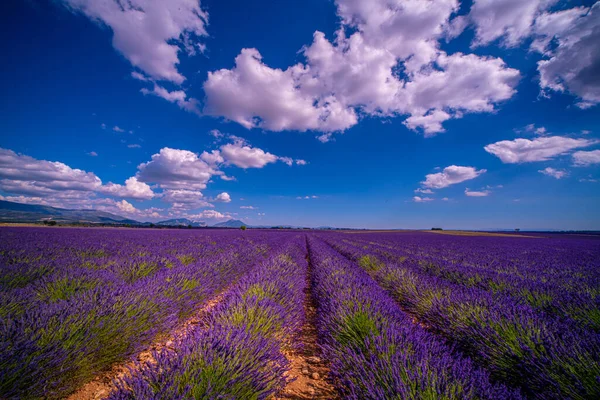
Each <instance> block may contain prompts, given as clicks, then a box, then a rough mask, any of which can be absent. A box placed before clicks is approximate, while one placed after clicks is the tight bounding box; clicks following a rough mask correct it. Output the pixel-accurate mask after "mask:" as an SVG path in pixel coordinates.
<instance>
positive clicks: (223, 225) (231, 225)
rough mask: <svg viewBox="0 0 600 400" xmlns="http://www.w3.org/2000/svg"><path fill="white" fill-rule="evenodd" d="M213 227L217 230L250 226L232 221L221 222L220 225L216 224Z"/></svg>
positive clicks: (236, 220) (237, 220)
mask: <svg viewBox="0 0 600 400" xmlns="http://www.w3.org/2000/svg"><path fill="white" fill-rule="evenodd" d="M213 226H214V227H216V228H239V227H241V226H248V224H246V223H245V222H243V221H240V220H239V219H230V220H229V221H225V222H219V223H218V224H214V225H213Z"/></svg>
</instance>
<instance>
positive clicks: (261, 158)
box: [221, 142, 279, 169]
mask: <svg viewBox="0 0 600 400" xmlns="http://www.w3.org/2000/svg"><path fill="white" fill-rule="evenodd" d="M221 156H222V157H223V158H224V159H225V161H226V162H227V163H229V164H233V165H235V166H237V167H240V168H244V169H246V168H262V167H264V166H265V165H267V164H269V163H274V162H275V161H277V160H278V158H279V157H277V156H276V155H274V154H271V153H268V152H265V151H263V150H262V149H259V148H257V147H250V146H247V145H244V144H243V143H241V142H236V143H229V144H225V145H223V146H221Z"/></svg>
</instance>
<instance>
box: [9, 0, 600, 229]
mask: <svg viewBox="0 0 600 400" xmlns="http://www.w3.org/2000/svg"><path fill="white" fill-rule="evenodd" d="M593 3H594V2H587V3H586V5H588V6H590V5H591V4H593ZM201 7H202V9H203V10H205V11H206V12H208V15H209V17H208V25H207V26H206V31H207V32H208V36H207V37H200V38H197V39H196V40H198V42H201V43H203V44H205V45H206V51H205V52H204V54H196V55H195V56H191V57H188V56H187V55H185V53H184V52H180V53H179V60H180V64H179V65H178V66H177V69H178V71H179V72H180V73H181V74H182V75H184V76H185V77H186V78H187V79H186V81H185V82H184V83H183V84H182V85H181V86H178V85H177V84H174V83H172V82H163V83H162V84H161V85H162V86H165V87H167V88H168V90H173V91H174V90H177V89H183V90H185V92H186V94H187V95H188V96H189V97H193V98H196V99H198V100H199V101H200V103H201V105H200V107H202V104H203V103H205V102H206V99H205V93H204V90H203V86H202V85H203V82H205V81H206V79H207V74H208V72H209V71H216V70H219V69H232V68H233V67H234V66H235V61H234V59H235V57H236V56H238V54H240V51H241V50H242V49H243V48H256V49H257V50H258V51H260V53H261V54H262V57H263V59H262V62H263V63H264V64H266V65H268V66H269V67H271V68H280V69H284V70H285V69H286V68H288V67H289V66H291V65H294V64H296V63H300V62H301V63H304V62H306V60H305V57H304V56H303V55H302V54H300V53H299V50H301V49H302V48H303V46H310V44H311V43H312V41H313V33H314V32H315V31H316V30H318V31H321V32H324V33H325V36H326V38H327V39H329V40H333V39H334V33H335V31H336V30H337V29H338V28H339V27H340V25H341V21H340V17H338V15H337V13H336V4H334V2H332V1H327V0H302V1H275V0H269V1H258V2H248V1H217V0H202V2H201ZM557 7H559V6H557ZM565 7H570V6H569V5H568V4H567V5H564V6H562V8H560V7H559V9H564V8H565ZM469 9H470V4H468V3H467V4H465V5H463V7H462V8H461V11H460V13H463V14H465V13H468V11H469ZM0 24H1V25H2V26H3V27H4V29H3V34H2V36H1V38H0V53H1V54H3V62H2V63H1V64H0V69H1V73H0V80H1V81H0V86H1V87H2V88H3V90H2V92H3V95H2V96H1V97H0V132H1V135H0V147H1V148H4V149H7V150H12V151H14V152H15V153H18V154H20V155H24V156H30V157H32V158H33V159H36V160H47V161H58V162H60V163H64V164H66V165H68V166H69V167H71V168H72V169H80V170H83V171H87V172H91V173H93V174H95V175H96V176H97V177H99V178H100V179H101V180H102V183H108V182H109V181H110V182H114V183H117V184H123V183H124V182H125V180H126V179H128V178H130V177H132V176H135V175H136V173H137V172H138V165H139V164H141V163H146V162H149V161H150V160H151V157H152V155H153V154H157V153H159V151H160V150H161V149H162V148H165V147H168V148H172V149H180V150H189V151H191V152H193V153H197V154H200V153H202V152H203V151H205V150H207V151H210V150H213V149H217V148H218V147H219V146H220V145H222V144H225V143H229V142H233V141H235V140H236V139H235V138H234V139H227V137H225V138H223V139H222V141H221V142H220V143H218V144H215V143H214V141H215V138H214V137H213V136H211V135H210V133H209V132H210V131H211V130H214V129H218V130H219V131H220V132H222V133H223V134H225V135H234V136H237V137H238V138H243V139H244V140H245V142H244V143H245V144H246V145H248V146H251V147H252V148H258V149H262V150H264V151H265V152H269V153H272V154H274V155H276V156H284V157H291V158H292V159H302V160H305V161H306V162H307V165H293V166H291V167H290V166H288V165H286V164H285V163H284V162H281V161H279V162H272V163H268V164H267V165H264V167H262V168H247V169H244V168H239V167H235V166H233V165H228V164H227V163H224V164H223V165H222V166H221V168H220V169H221V170H222V171H224V172H225V173H226V174H227V175H231V176H234V177H235V178H236V180H235V181H225V180H222V179H220V178H218V177H217V176H213V177H212V179H211V181H210V182H208V183H207V187H206V188H205V189H201V190H200V191H201V192H202V193H203V196H204V197H203V198H204V199H206V200H208V201H210V202H211V203H212V204H214V207H213V208H210V209H212V210H215V211H218V212H219V213H221V214H223V215H224V216H227V217H228V216H231V217H232V218H239V219H242V220H244V221H246V222H248V223H250V224H269V225H270V224H294V225H305V226H321V225H331V226H344V227H366V228H429V227H431V226H442V227H444V228H473V229H493V228H514V227H520V228H522V229H600V207H599V204H600V183H599V182H598V180H600V170H599V165H600V164H598V163H588V164H587V165H585V166H575V165H574V163H575V161H574V159H573V157H572V155H571V154H572V153H573V152H574V151H593V150H597V149H600V145H598V144H595V143H594V141H595V140H596V139H600V108H599V107H598V105H592V106H591V107H589V108H587V109H581V108H579V107H577V106H576V105H575V104H576V103H577V102H578V101H579V100H580V99H579V96H578V94H577V93H573V92H571V91H569V90H566V91H565V92H563V93H559V92H557V91H552V92H550V93H549V96H548V98H544V97H542V96H540V84H539V79H540V78H539V72H538V70H537V62H538V61H539V60H541V59H542V55H541V54H539V53H537V52H533V51H529V44H530V43H531V40H532V38H531V37H525V38H523V39H522V40H521V42H520V43H519V44H518V45H517V46H512V47H510V48H507V46H503V45H502V44H501V43H500V41H499V40H496V41H494V42H492V43H489V44H487V45H484V46H480V47H477V48H472V47H471V46H470V45H471V43H472V42H473V40H474V37H475V30H474V28H473V27H467V28H466V30H465V31H464V32H463V33H462V34H461V35H460V36H458V37H457V38H455V39H453V40H451V41H450V42H449V43H446V41H445V40H444V39H441V40H440V49H441V50H444V51H446V52H447V53H448V54H452V53H456V52H463V53H471V54H475V55H477V56H492V57H500V58H502V59H503V60H504V62H505V63H506V67H507V68H514V69H516V70H518V71H519V72H520V79H519V81H518V84H516V85H515V87H514V89H515V90H516V93H514V94H513V95H512V96H510V98H509V99H506V100H502V101H497V102H494V107H495V111H494V112H480V113H474V112H464V115H463V116H462V118H453V119H450V120H448V121H445V122H443V127H444V129H445V132H439V133H437V134H435V135H432V136H431V137H425V135H424V134H423V131H422V129H416V130H411V129H409V128H408V127H406V126H405V125H404V124H403V121H405V119H406V117H407V115H402V114H403V113H397V114H395V115H386V116H381V115H374V114H372V113H371V115H368V114H369V113H367V112H360V113H359V114H360V115H361V116H360V119H359V121H358V123H356V124H355V125H353V126H351V127H349V128H348V129H346V130H345V131H344V132H343V133H340V132H336V133H334V134H333V136H332V138H333V140H330V141H329V142H327V143H321V142H320V141H319V140H317V139H316V138H315V137H316V136H319V135H321V134H322V133H321V132H318V129H313V130H307V131H305V132H300V131H298V130H294V129H284V130H283V131H279V132H274V131H272V130H270V129H268V128H264V127H263V128H260V127H258V128H252V129H247V128H245V127H243V126H241V125H240V124H238V123H236V122H232V121H228V120H227V119H226V118H218V117H214V116H207V115H204V116H199V115H196V114H195V113H190V112H186V111H185V110H183V109H181V108H180V107H178V106H177V104H175V103H170V102H168V101H165V100H164V99H163V98H160V97H158V96H152V95H144V94H142V93H140V89H141V88H142V87H146V88H150V89H151V88H152V84H148V83H146V82H140V81H139V80H136V79H133V78H132V77H131V72H132V71H133V70H134V68H133V67H132V65H131V63H130V61H128V60H127V59H126V58H125V57H124V56H123V55H122V54H120V53H119V52H118V51H117V50H116V49H115V47H114V46H113V43H112V38H113V30H112V29H111V28H110V27H107V26H100V25H99V24H98V23H95V22H93V21H92V20H91V19H90V18H89V17H88V16H86V15H84V14H82V13H76V12H72V11H71V10H68V9H67V8H66V7H65V6H64V4H63V3H62V2H60V1H41V0H39V1H38V0H29V1H16V0H9V2H8V4H5V5H4V7H3V12H2V13H1V15H0ZM348 30H349V31H350V30H351V29H350V28H348ZM136 71H140V69H136ZM595 79H598V77H596V78H595ZM596 84H598V80H596ZM359 108H360V107H357V108H356V109H357V110H358V109H359ZM260 117H261V118H262V116H260ZM102 124H105V128H104V129H103V127H102ZM530 124H534V125H535V127H536V128H539V127H544V128H545V130H546V132H545V133H544V134H543V135H536V134H535V133H534V132H532V131H531V130H532V129H529V130H528V129H527V128H526V126H528V125H530ZM115 126H118V127H120V128H122V129H123V130H125V132H122V133H119V132H115V131H114V130H113V127H115ZM130 130H131V131H133V133H128V131H130ZM582 131H588V132H585V134H582ZM555 136H560V137H563V138H573V139H582V140H587V141H588V144H586V145H585V146H583V145H582V147H580V148H577V149H570V150H568V151H565V152H563V154H559V155H554V156H551V157H548V159H546V160H542V161H531V162H526V161H524V162H519V163H504V162H503V161H502V160H501V159H500V158H499V157H497V156H495V155H493V154H491V153H490V152H487V151H486V150H484V146H487V145H489V144H492V143H495V142H499V141H503V140H508V141H512V140H515V139H517V138H519V137H521V138H525V139H527V140H535V139H537V138H541V137H555ZM237 140H239V139H237ZM134 144H137V145H139V146H140V147H139V148H130V147H128V145H134ZM91 152H95V153H96V154H97V156H91V155H90V153H91ZM452 165H456V166H468V167H473V168H475V169H477V170H482V169H485V170H486V172H485V173H481V174H480V175H479V176H477V177H476V178H473V179H469V180H465V181H462V182H458V183H455V184H452V185H448V186H447V187H443V188H437V189H436V188H433V192H434V193H433V194H422V193H415V192H414V191H415V189H418V188H425V186H423V185H422V184H421V182H423V181H425V179H426V175H428V174H435V173H440V172H441V171H442V170H443V169H444V168H446V167H448V166H452ZM547 167H550V168H553V169H554V170H557V171H563V172H565V173H566V176H564V177H561V178H560V179H556V178H555V177H552V176H549V175H546V174H542V173H540V172H539V171H540V170H543V169H545V168H547ZM4 168H5V169H6V168H8V167H6V166H4ZM436 168H439V169H438V170H436ZM0 171H1V170H0ZM0 173H2V172H0ZM7 176H8V173H7V172H6V171H5V172H4V173H3V175H2V178H4V179H5V180H6V179H12V178H10V177H8V178H7ZM19 179H21V180H24V179H25V178H22V177H21V178H19ZM31 180H33V181H35V178H31ZM147 183H148V184H150V185H151V186H152V188H153V190H154V192H155V193H158V194H159V196H160V193H164V191H165V190H167V189H166V186H165V187H162V188H161V187H159V186H158V183H157V182H156V181H149V180H148V181H147ZM467 188H469V190H471V191H479V192H487V196H480V197H471V196H466V195H465V190H466V189H467ZM180 189H185V187H184V188H180ZM53 190H54V189H53ZM222 192H226V193H228V194H229V196H230V198H231V201H230V202H218V201H212V200H211V199H214V198H216V196H217V195H218V194H219V193H222ZM0 194H1V195H3V196H4V198H6V199H12V200H16V199H17V197H18V196H24V197H23V198H21V201H29V202H38V203H39V202H42V203H44V202H45V203H48V204H54V205H63V206H68V207H77V206H78V205H79V204H80V205H81V207H94V204H95V203H93V202H90V201H88V200H87V199H86V198H84V199H78V200H77V202H79V203H76V202H75V201H68V202H66V201H65V200H64V199H58V198H57V197H56V195H55V194H54V192H52V193H47V192H43V193H42V192H40V194H39V195H35V194H31V193H24V192H19V191H18V190H14V189H10V188H8V187H2V188H0ZM299 196H300V197H304V196H309V197H311V198H310V199H301V200H300V199H298V198H297V197H299ZM312 196H316V197H317V198H312ZM415 196H418V197H419V198H421V199H424V198H431V199H433V200H431V201H421V202H418V201H415V200H416V199H415V198H414V197H415ZM106 197H107V198H110V199H113V200H115V201H122V200H123V199H127V197H126V196H124V197H120V196H111V195H107V194H106V193H104V194H92V195H91V198H93V199H98V198H106ZM27 198H30V199H29V200H27ZM31 198H36V199H38V200H35V199H31ZM443 198H447V200H442V199H443ZM39 199H41V200H39ZM241 199H243V200H241ZM126 201H127V202H128V203H130V204H131V205H133V206H134V207H136V208H137V209H139V210H145V209H148V208H150V207H156V208H160V209H161V211H158V213H159V214H160V216H161V217H160V218H157V217H155V218H154V219H161V218H163V217H164V218H170V217H174V216H178V215H182V216H183V215H188V214H189V215H197V214H198V213H200V212H202V210H203V209H205V208H202V207H199V208H195V209H187V210H185V211H184V212H179V214H177V213H175V212H174V210H173V209H170V206H171V204H170V203H168V202H166V201H165V200H164V198H162V197H154V198H153V199H149V200H136V199H128V200H126ZM104 206H107V205H106V204H104ZM242 206H253V207H254V208H255V209H254V210H249V209H241V208H240V207H242ZM115 210H116V211H114V212H117V213H118V210H117V209H115ZM169 213H171V215H169ZM227 213H229V214H227ZM259 213H260V214H263V213H264V215H259ZM137 217H138V219H152V218H150V217H148V216H147V215H142V211H140V214H139V215H137ZM227 217H224V218H227ZM207 221H209V223H212V222H214V221H213V220H207Z"/></svg>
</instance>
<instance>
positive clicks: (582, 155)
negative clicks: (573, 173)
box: [573, 150, 600, 167]
mask: <svg viewBox="0 0 600 400" xmlns="http://www.w3.org/2000/svg"><path fill="white" fill-rule="evenodd" d="M573 163H574V164H575V165H576V166H578V167H587V166H588V165H594V164H600V150H593V151H576V152H575V153H573Z"/></svg>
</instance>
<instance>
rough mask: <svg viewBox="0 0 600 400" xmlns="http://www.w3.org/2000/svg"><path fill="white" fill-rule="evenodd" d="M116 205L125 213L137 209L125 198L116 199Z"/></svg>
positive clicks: (132, 212)
mask: <svg viewBox="0 0 600 400" xmlns="http://www.w3.org/2000/svg"><path fill="white" fill-rule="evenodd" d="M116 206H117V207H118V208H119V210H121V211H123V212H124V213H127V214H134V213H135V212H136V211H137V209H136V208H135V207H134V206H133V205H132V204H131V203H129V202H128V201H127V200H121V201H118V202H117V203H116Z"/></svg>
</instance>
